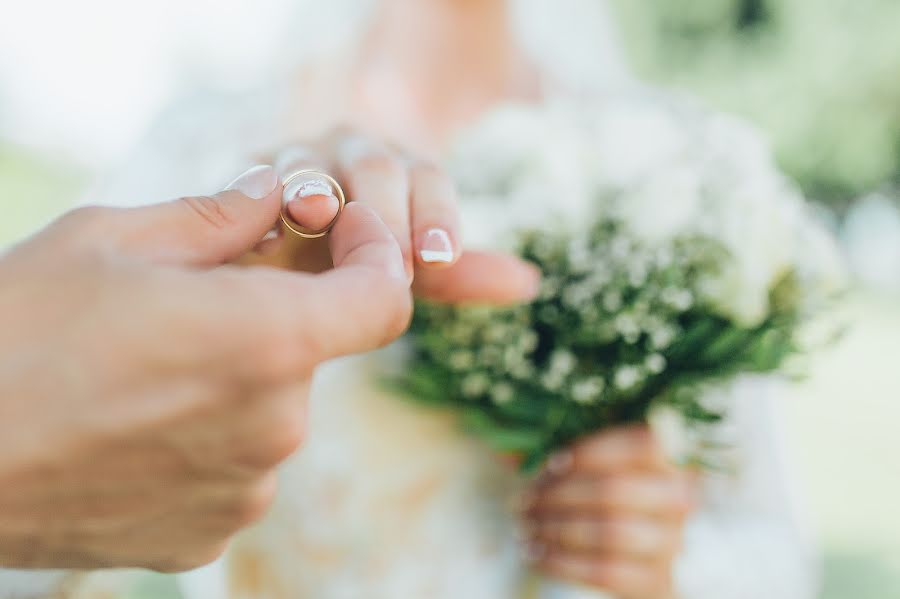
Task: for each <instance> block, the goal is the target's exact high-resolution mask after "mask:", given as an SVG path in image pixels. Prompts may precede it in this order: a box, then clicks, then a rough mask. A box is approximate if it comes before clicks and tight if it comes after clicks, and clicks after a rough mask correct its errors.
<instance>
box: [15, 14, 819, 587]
mask: <svg viewBox="0 0 900 599" xmlns="http://www.w3.org/2000/svg"><path fill="white" fill-rule="evenodd" d="M363 3H364V0H340V1H335V2H334V3H333V5H332V7H331V8H328V9H326V8H317V9H316V10H318V13H317V14H319V15H322V16H321V18H322V19H323V20H322V22H320V23H316V24H314V25H311V26H308V27H305V29H304V30H305V31H310V32H312V33H313V35H311V37H312V39H308V40H307V43H308V44H309V45H310V47H314V46H315V44H316V39H315V36H314V32H315V31H317V30H320V29H322V28H324V29H325V30H327V31H329V32H331V33H332V34H333V32H334V31H335V29H334V28H333V27H332V28H331V29H328V27H329V21H328V16H329V15H331V17H333V18H334V19H335V21H334V23H332V25H334V24H335V23H337V22H346V21H345V20H344V17H346V16H348V15H350V14H356V13H357V12H358V13H359V14H364V11H362V10H360V9H361V4H363ZM318 4H325V3H321V2H320V3H318ZM519 15H520V19H519V26H520V27H521V28H522V30H523V32H525V33H523V40H526V41H527V45H528V46H529V49H530V51H531V52H532V53H533V54H534V56H535V57H537V58H540V59H542V60H541V61H540V62H541V64H545V65H547V68H548V69H549V66H550V65H553V69H554V70H553V72H552V77H553V80H554V81H557V82H561V83H560V84H559V90H560V91H559V92H558V93H577V94H580V95H587V94H592V93H596V94H598V97H600V95H602V96H603V97H604V98H626V99H627V97H628V95H629V94H631V93H634V92H632V91H628V92H624V91H623V92H622V95H621V97H620V96H619V92H618V91H617V90H619V89H622V90H625V89H626V88H632V86H633V84H632V83H631V82H630V80H629V77H628V75H627V71H626V70H625V69H624V67H623V66H622V62H621V60H620V59H619V58H618V51H617V49H616V47H615V45H614V44H613V43H612V42H611V41H610V40H612V28H611V27H610V24H609V22H608V21H607V20H606V19H605V17H604V13H603V10H602V2H601V1H600V0H583V1H580V0H565V1H553V2H551V1H550V0H533V1H528V2H520V3H519ZM351 31H352V27H348V28H347V29H346V32H347V36H348V37H349V36H350V35H349V33H350V32H351ZM561 31H565V32H568V33H569V35H565V36H560V35H559V32H561ZM332 38H334V35H332ZM317 77H319V79H318V81H319V84H320V85H322V84H323V83H322V81H323V78H324V79H327V77H333V78H334V79H333V82H334V84H335V85H338V84H339V83H338V81H339V77H340V75H339V74H335V73H332V74H331V75H321V74H319V75H317ZM287 79H289V78H288V77H285V78H284V79H281V80H280V81H285V80H287ZM325 84H327V83H325ZM288 87H289V86H287V85H285V84H284V83H278V84H273V85H272V86H269V87H267V88H266V89H265V90H262V91H260V92H259V93H248V94H242V95H240V97H227V96H223V95H220V94H207V93H203V94H198V95H197V96H196V97H194V98H192V99H190V100H186V101H184V102H181V103H179V104H178V105H177V106H175V107H173V108H172V109H171V110H170V111H169V112H168V113H167V114H166V115H164V117H163V118H162V119H161V123H160V125H159V126H158V127H157V128H156V129H155V130H154V131H153V132H152V133H151V135H150V137H149V139H148V140H147V142H146V143H145V144H144V146H143V147H142V148H141V149H140V151H139V152H138V153H137V154H136V155H135V156H133V157H131V158H130V160H129V162H128V166H127V168H126V169H124V170H123V173H121V174H120V175H119V176H118V177H116V178H115V179H114V181H115V183H114V184H112V185H109V186H107V188H106V190H105V191H103V192H102V193H101V194H100V197H99V199H102V200H108V201H110V202H112V203H119V204H122V203H144V202H151V201H157V200H160V199H163V198H167V197H175V196H178V195H185V194H191V193H208V192H210V191H211V190H214V189H216V188H217V185H218V186H220V185H221V184H222V183H223V182H224V181H226V180H228V178H229V177H230V176H231V175H233V173H234V172H239V171H240V170H241V168H242V167H243V166H246V161H247V157H248V155H250V154H251V153H252V152H253V151H256V150H259V149H263V148H271V147H276V146H278V145H279V144H280V143H282V142H284V141H288V140H296V139H298V138H299V137H302V136H304V135H305V134H307V133H309V131H308V130H307V129H306V126H305V124H304V123H298V122H296V119H295V117H293V116H291V115H292V114H293V113H294V111H292V110H291V109H292V108H293V106H292V102H293V101H294V96H293V95H292V93H291V92H290V90H289V89H288ZM335 89H338V88H335ZM563 90H565V91H563ZM641 97H642V98H644V99H645V100H646V98H647V97H650V98H653V99H652V100H651V102H655V104H654V106H656V108H654V110H655V111H656V112H658V114H659V115H660V118H661V119H662V120H664V121H665V120H672V119H677V116H675V115H673V113H672V111H671V109H670V106H669V104H668V103H667V102H666V101H665V96H664V95H663V94H651V95H649V96H645V95H641ZM656 98H659V100H657V99H656ZM613 101H614V102H616V101H618V102H623V101H627V100H622V99H619V100H613ZM307 114H315V115H316V117H317V120H318V123H319V124H320V125H321V126H323V127H324V126H327V125H328V124H329V123H330V121H332V120H334V119H337V118H339V116H340V115H338V114H336V109H335V107H334V106H329V105H325V104H323V105H320V106H316V105H313V106H311V107H309V108H308V110H307ZM635 134H638V132H635ZM90 199H91V200H92V201H96V200H97V199H98V197H93V198H90ZM467 209H468V207H464V210H467ZM476 213H477V208H474V209H473V210H472V212H471V214H470V215H469V216H470V218H471V217H472V214H476ZM173 293H177V290H173ZM398 352H402V344H400V346H398V347H394V348H389V349H388V350H385V351H382V352H379V353H376V354H372V355H366V356H358V357H352V358H346V359H342V360H338V361H335V362H332V363H330V364H327V365H325V366H323V367H322V368H321V370H320V371H319V372H318V373H317V376H316V379H315V382H314V386H313V390H312V394H311V413H310V426H309V439H308V443H307V444H306V445H305V447H304V448H303V449H302V450H301V451H299V452H298V453H297V454H296V455H295V456H294V457H293V458H291V459H290V460H289V461H288V462H287V463H286V464H285V465H284V467H283V469H282V471H281V488H280V493H279V496H278V499H277V501H276V504H275V506H274V508H273V509H272V511H271V513H270V514H269V515H268V516H267V517H266V519H265V520H264V521H263V522H261V523H260V524H259V525H257V526H255V527H254V528H252V529H251V530H248V531H246V532H245V533H243V534H242V535H240V536H239V538H238V539H237V540H236V541H235V542H234V543H233V545H232V546H231V548H230V549H229V551H228V553H227V554H226V555H225V556H224V557H223V558H222V559H221V560H219V561H218V562H217V563H215V564H213V565H211V566H208V567H206V568H202V569H200V570H198V571H196V572H193V573H190V574H188V575H186V576H183V577H182V579H181V581H182V588H183V592H184V595H185V598H186V599H300V598H307V597H308V598H311V599H443V598H446V599H451V598H452V599H460V598H466V599H513V598H519V597H528V596H541V597H544V598H546V599H550V598H552V597H576V596H578V595H577V594H573V593H577V591H574V590H573V589H571V588H568V587H565V586H559V587H555V586H553V585H546V586H544V587H543V588H535V585H529V584H528V582H527V581H528V575H527V568H526V566H525V565H524V562H523V560H522V558H521V554H520V551H519V548H518V546H517V541H516V522H515V521H514V518H513V516H512V512H511V510H510V502H511V500H512V499H513V498H514V497H515V492H516V489H517V488H518V486H519V485H520V484H521V481H519V480H518V479H517V476H516V475H515V474H514V473H513V472H510V471H509V470H508V469H507V468H506V467H504V466H503V465H501V464H500V463H499V462H498V460H497V459H495V457H494V456H493V455H492V454H491V452H490V451H489V450H488V449H487V448H485V447H483V446H482V445H481V444H479V443H478V442H477V441H475V440H473V439H471V438H469V437H467V436H465V435H464V434H462V433H461V432H460V431H459V430H458V429H457V428H456V426H455V425H454V423H453V421H452V419H451V418H450V417H448V416H447V415H446V414H443V413H440V412H433V411H430V410H429V409H426V408H423V407H420V406H418V405H415V404H414V403H411V402H409V401H408V400H406V399H403V398H399V397H396V396H394V395H392V394H391V393H389V392H386V391H384V390H382V389H381V387H380V385H379V382H378V379H379V377H380V376H381V375H382V374H383V373H384V372H385V369H390V368H395V367H396V365H397V364H399V362H400V360H399V358H398V356H397V354H398ZM780 388H781V383H779V382H778V381H776V380H772V379H761V378H752V377H748V378H745V379H742V380H740V381H739V382H738V383H737V384H735V385H734V386H733V388H731V389H730V390H729V391H728V392H729V393H730V394H731V395H732V401H733V405H734V406H735V407H734V410H733V411H732V413H731V415H730V417H729V419H728V421H727V422H726V423H724V424H723V425H722V426H721V427H720V430H719V435H720V436H721V437H722V438H723V439H725V440H727V442H728V443H729V444H730V446H731V447H732V458H733V462H732V463H733V465H734V466H735V469H734V472H733V473H732V474H729V475H725V474H719V475H707V476H706V478H705V481H704V501H703V505H702V508H701V509H700V510H699V511H698V513H696V514H695V515H694V516H693V517H692V518H691V520H690V522H689V523H688V525H687V533H686V543H685V548H684V551H683V553H682V555H681V556H680V559H679V561H678V563H677V566H676V579H677V586H678V591H679V596H680V597H681V598H682V599H762V598H765V599H811V598H812V597H813V596H814V594H815V588H816V583H817V568H816V563H815V562H816V560H815V555H814V551H813V550H812V545H811V543H810V540H809V539H808V536H807V532H806V527H805V526H804V523H803V522H802V516H801V514H800V513H798V511H797V509H796V503H795V499H794V497H793V494H792V492H791V490H790V488H791V486H792V485H791V480H790V477H789V475H788V474H787V468H786V458H785V452H784V448H783V446H782V443H781V434H780V431H779V430H778V417H777V407H778V406H777V402H778V397H779V390H780ZM55 578H56V575H51V574H48V575H47V576H46V577H44V579H43V580H41V577H40V574H35V573H15V572H6V573H2V572H0V598H2V599H10V598H12V597H15V598H16V599H19V598H29V599H30V598H31V597H41V596H44V595H43V593H44V592H46V589H42V588H40V587H41V585H42V584H43V585H44V586H48V587H49V586H52V583H53V582H54V580H55ZM109 586H112V587H114V586H115V582H114V578H110V577H108V576H105V575H101V576H96V577H93V578H92V579H90V578H89V579H88V581H87V582H86V583H85V584H84V585H83V586H82V587H81V590H80V591H76V592H75V593H74V594H73V595H72V596H73V597H78V598H79V599H94V598H95V597H103V598H104V599H105V598H106V597H108V596H109V595H104V594H102V593H103V592H104V591H103V589H104V588H107V587H109ZM585 596H586V597H596V596H598V595H597V594H596V593H590V594H587V595H585Z"/></svg>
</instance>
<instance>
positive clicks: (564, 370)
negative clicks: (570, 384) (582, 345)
mask: <svg viewBox="0 0 900 599" xmlns="http://www.w3.org/2000/svg"><path fill="white" fill-rule="evenodd" d="M576 364H578V360H577V359H576V358H575V354H573V353H572V352H570V351H569V350H567V349H556V350H554V351H553V353H552V354H551V355H550V372H552V373H555V374H559V375H561V376H567V375H569V374H570V373H571V372H572V371H573V370H574V369H575V365H576Z"/></svg>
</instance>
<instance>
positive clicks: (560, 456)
mask: <svg viewBox="0 0 900 599" xmlns="http://www.w3.org/2000/svg"><path fill="white" fill-rule="evenodd" d="M574 461H575V458H574V457H573V456H572V452H571V451H560V452H558V453H555V454H553V455H552V456H550V459H548V460H547V463H546V465H545V466H544V472H546V473H547V474H550V475H552V476H561V475H563V474H565V473H566V472H568V471H569V470H571V469H572V464H573V462H574Z"/></svg>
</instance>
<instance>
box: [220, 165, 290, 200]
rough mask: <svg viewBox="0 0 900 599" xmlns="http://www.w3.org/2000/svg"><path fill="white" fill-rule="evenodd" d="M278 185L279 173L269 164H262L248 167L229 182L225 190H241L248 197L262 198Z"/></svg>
mask: <svg viewBox="0 0 900 599" xmlns="http://www.w3.org/2000/svg"><path fill="white" fill-rule="evenodd" d="M277 185H278V174H277V173H276V172H275V169H274V168H272V167H271V166H269V165H268V164H260V165H258V166H254V167H252V168H250V169H248V170H247V171H246V172H245V173H244V174H242V175H241V176H240V177H238V178H237V179H235V180H234V181H232V182H231V183H229V184H228V185H227V186H226V187H225V191H239V192H241V193H242V194H244V195H245V196H247V197H248V198H251V199H254V200H261V199H263V198H264V197H266V196H267V195H269V194H270V193H272V192H273V191H275V187H276V186H277Z"/></svg>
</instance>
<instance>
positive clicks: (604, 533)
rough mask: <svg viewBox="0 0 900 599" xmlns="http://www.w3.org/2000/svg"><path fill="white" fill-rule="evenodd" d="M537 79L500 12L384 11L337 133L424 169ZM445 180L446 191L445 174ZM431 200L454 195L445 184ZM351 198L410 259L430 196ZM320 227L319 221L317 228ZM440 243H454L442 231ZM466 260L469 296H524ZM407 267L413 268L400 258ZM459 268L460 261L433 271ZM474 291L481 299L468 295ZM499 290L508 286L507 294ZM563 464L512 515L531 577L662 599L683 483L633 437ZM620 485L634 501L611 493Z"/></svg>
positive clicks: (492, 4)
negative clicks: (632, 490)
mask: <svg viewBox="0 0 900 599" xmlns="http://www.w3.org/2000/svg"><path fill="white" fill-rule="evenodd" d="M539 80H540V79H539V77H538V76H537V69H536V68H535V67H534V66H533V65H532V64H530V63H529V61H528V59H527V58H526V56H525V54H524V53H523V52H522V51H521V49H520V48H519V47H518V45H517V42H516V40H515V38H514V33H513V31H512V30H511V29H510V26H509V6H508V5H507V2H505V1H504V0H430V1H422V0H382V1H381V2H380V3H379V5H378V7H377V9H376V13H375V18H374V20H373V22H372V24H371V27H370V28H369V30H368V31H367V32H365V34H364V39H363V42H362V51H360V52H359V58H358V59H357V60H356V62H355V63H354V64H353V65H352V67H351V71H350V73H349V76H348V78H347V85H348V89H349V90H350V91H351V93H349V94H348V98H349V100H348V102H349V105H348V106H347V107H346V113H345V114H344V115H343V117H342V120H341V122H339V123H335V124H336V125H345V126H347V127H348V128H349V129H350V130H353V131H365V133H364V134H363V133H360V135H364V136H365V137H367V138H368V139H372V138H374V139H377V140H380V141H381V146H382V147H383V146H385V145H387V144H390V145H392V146H399V147H402V148H403V151H404V152H405V153H406V154H407V155H408V156H412V157H413V158H414V159H418V160H420V161H421V162H424V163H431V162H434V161H436V159H435V157H439V156H441V155H442V153H443V151H444V149H445V148H446V147H447V145H448V143H449V141H450V140H451V139H452V137H453V134H454V133H455V132H456V131H457V130H458V129H459V128H460V127H461V126H464V125H467V124H469V123H471V122H472V120H473V119H475V118H477V117H478V116H479V115H480V114H482V113H483V112H484V111H485V110H487V109H489V108H490V107H492V106H493V105H494V104H496V103H498V102H502V101H504V100H509V99H526V100H535V99H539V98H540V95H541V91H540V85H539V83H538V82H539ZM305 93H309V90H306V91H305ZM298 118H299V116H298ZM373 145H374V146H376V147H377V146H379V144H373ZM382 166H384V165H382ZM394 166H396V165H394ZM442 178H443V179H444V180H445V181H446V176H445V175H442ZM376 187H378V185H377V184H376ZM441 188H442V189H451V190H452V186H449V185H447V184H446V183H442V184H441ZM349 195H350V197H354V196H356V195H358V196H359V197H361V198H366V199H367V200H369V201H371V202H372V203H373V204H374V205H376V206H378V210H379V212H381V213H383V214H387V215H388V217H387V220H388V222H389V223H395V225H394V226H392V230H394V232H395V233H396V234H397V235H398V239H400V242H401V247H403V248H404V255H405V256H408V255H409V254H408V253H407V252H409V251H410V250H409V248H414V247H415V239H414V237H415V235H414V232H415V231H416V230H417V228H419V229H421V227H422V226H423V225H422V224H416V223H415V222H410V221H409V214H410V213H412V214H415V213H416V210H417V207H418V206H419V203H420V202H429V201H432V200H433V197H434V196H431V195H416V194H413V199H412V203H411V204H407V203H406V202H405V198H399V197H398V198H394V199H393V200H392V199H390V198H389V197H383V198H377V199H376V198H372V196H371V195H368V194H367V193H366V189H365V187H359V188H357V189H353V188H352V185H351V189H350V193H349ZM440 204H441V205H442V206H443V207H444V208H443V209H442V210H443V212H439V213H438V215H439V216H438V217H437V218H438V220H442V221H443V222H445V223H453V222H455V221H456V218H455V216H454V215H453V214H454V212H455V210H456V207H455V202H453V201H447V200H441V201H440ZM292 214H294V212H293V210H292ZM296 214H297V216H300V214H299V212H297V213H296ZM327 216H328V213H327V212H325V211H324V209H323V214H322V215H320V216H319V217H318V218H319V219H320V220H324V219H325V218H327ZM407 223H409V224H407ZM450 231H451V234H452V235H453V237H454V239H458V238H459V237H458V235H459V233H458V232H457V230H456V229H455V228H453V225H452V224H451V225H450ZM308 246H309V244H305V245H303V247H302V249H301V251H298V252H297V253H296V254H295V255H298V256H303V255H305V256H307V257H308V256H309V255H310V254H311V253H314V252H315V247H316V244H312V246H313V247H312V248H310V247H308ZM318 247H319V249H321V245H319V246H318ZM304 252H309V253H306V254H304ZM463 256H464V257H465V256H467V255H466V254H463ZM307 259H308V258H307ZM325 259H327V255H325V254H324V253H323V254H321V255H320V257H319V261H320V263H321V261H322V260H325ZM464 261H465V266H466V268H467V269H469V270H468V272H470V273H471V275H472V276H471V278H469V277H467V278H466V281H467V282H468V283H469V285H468V286H467V289H468V295H467V296H466V297H467V298H471V297H475V298H477V297H478V296H479V295H481V296H484V297H485V299H488V300H490V299H492V298H494V299H501V298H503V299H513V298H515V297H517V296H518V297H521V294H520V293H511V292H509V291H511V290H512V289H514V288H515V286H516V283H515V281H517V280H519V281H520V282H519V283H518V284H519V285H521V284H522V283H521V281H523V280H524V275H523V278H522V279H519V278H518V277H513V278H511V279H510V280H509V281H501V282H500V283H498V282H497V281H496V280H495V279H494V277H495V275H496V273H497V272H501V273H502V272H504V271H503V270H497V271H493V272H491V271H490V270H489V269H488V268H486V267H485V268H481V265H480V264H479V261H478V260H476V259H466V258H464ZM407 263H408V264H412V263H413V259H412V258H407ZM416 266H417V268H416V269H415V274H416V279H417V281H418V280H419V279H420V277H421V276H422V273H426V272H427V271H428V269H429V268H445V266H444V265H440V266H437V267H434V266H431V267H429V266H428V265H421V264H416ZM462 266H463V263H462V262H460V263H457V264H456V266H454V267H452V268H450V269H449V270H445V271H442V272H443V273H452V272H454V271H456V270H460V269H461V268H462ZM485 266H486V265H485ZM488 273H489V274H490V276H482V275H487V274H488ZM479 280H480V281H483V282H484V284H486V285H488V284H489V285H491V288H490V289H487V290H482V291H480V292H475V293H473V292H472V289H473V286H474V287H475V288H477V283H478V281H479ZM505 285H509V289H508V290H507V292H506V293H504V286H505ZM442 297H443V299H447V300H450V301H454V300H458V299H460V297H461V296H460V295H459V294H458V293H457V289H455V288H454V286H453V285H449V284H447V285H445V286H444V293H443V296H442ZM565 455H572V456H576V458H575V459H571V460H569V459H567V458H566V457H558V458H557V459H556V460H555V462H554V463H555V464H557V466H559V465H560V464H564V463H567V464H568V465H567V466H566V468H565V469H564V471H562V470H560V471H558V472H556V473H555V474H551V473H548V474H547V475H546V476H544V477H542V478H541V480H540V481H539V482H538V483H537V484H535V486H534V488H533V489H532V491H531V493H530V494H529V497H530V498H531V501H532V505H531V506H530V507H529V509H527V510H526V511H525V512H524V513H523V518H524V520H525V523H526V524H527V528H528V530H530V531H531V533H532V539H531V541H532V547H531V549H532V551H531V554H532V557H534V558H535V560H536V565H537V566H538V567H539V568H541V569H543V570H544V571H545V572H547V573H549V574H552V575H554V576H557V577H561V578H564V579H567V580H572V581H575V582H580V583H583V584H586V585H589V586H595V587H598V588H602V589H604V590H609V591H612V592H615V593H616V596H620V597H622V598H623V599H669V598H670V597H671V596H672V562H673V560H674V558H675V556H676V555H677V553H678V551H679V547H680V539H681V534H682V529H683V524H684V520H685V517H686V515H687V514H688V513H689V511H690V510H691V508H692V506H693V502H692V500H690V496H691V491H690V489H691V487H692V482H691V479H690V478H689V477H688V476H686V475H685V473H683V472H681V471H680V470H679V469H678V468H675V467H673V466H671V465H670V464H669V463H668V462H667V460H666V459H665V456H664V455H663V452H662V450H661V449H660V448H659V446H658V444H656V442H655V441H654V440H653V438H652V436H651V435H650V434H649V433H648V432H647V431H646V430H644V429H624V430H620V431H611V432H608V433H602V434H598V435H596V436H595V437H593V438H588V439H585V440H583V442H582V443H580V444H579V445H578V446H577V447H576V448H573V453H572V454H565ZM607 483H609V484H607ZM613 483H614V484H613ZM629 486H634V487H640V488H641V489H644V490H645V492H643V493H642V494H640V493H639V494H629V493H622V492H621V489H622V488H628V487H629ZM588 491H589V492H588Z"/></svg>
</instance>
